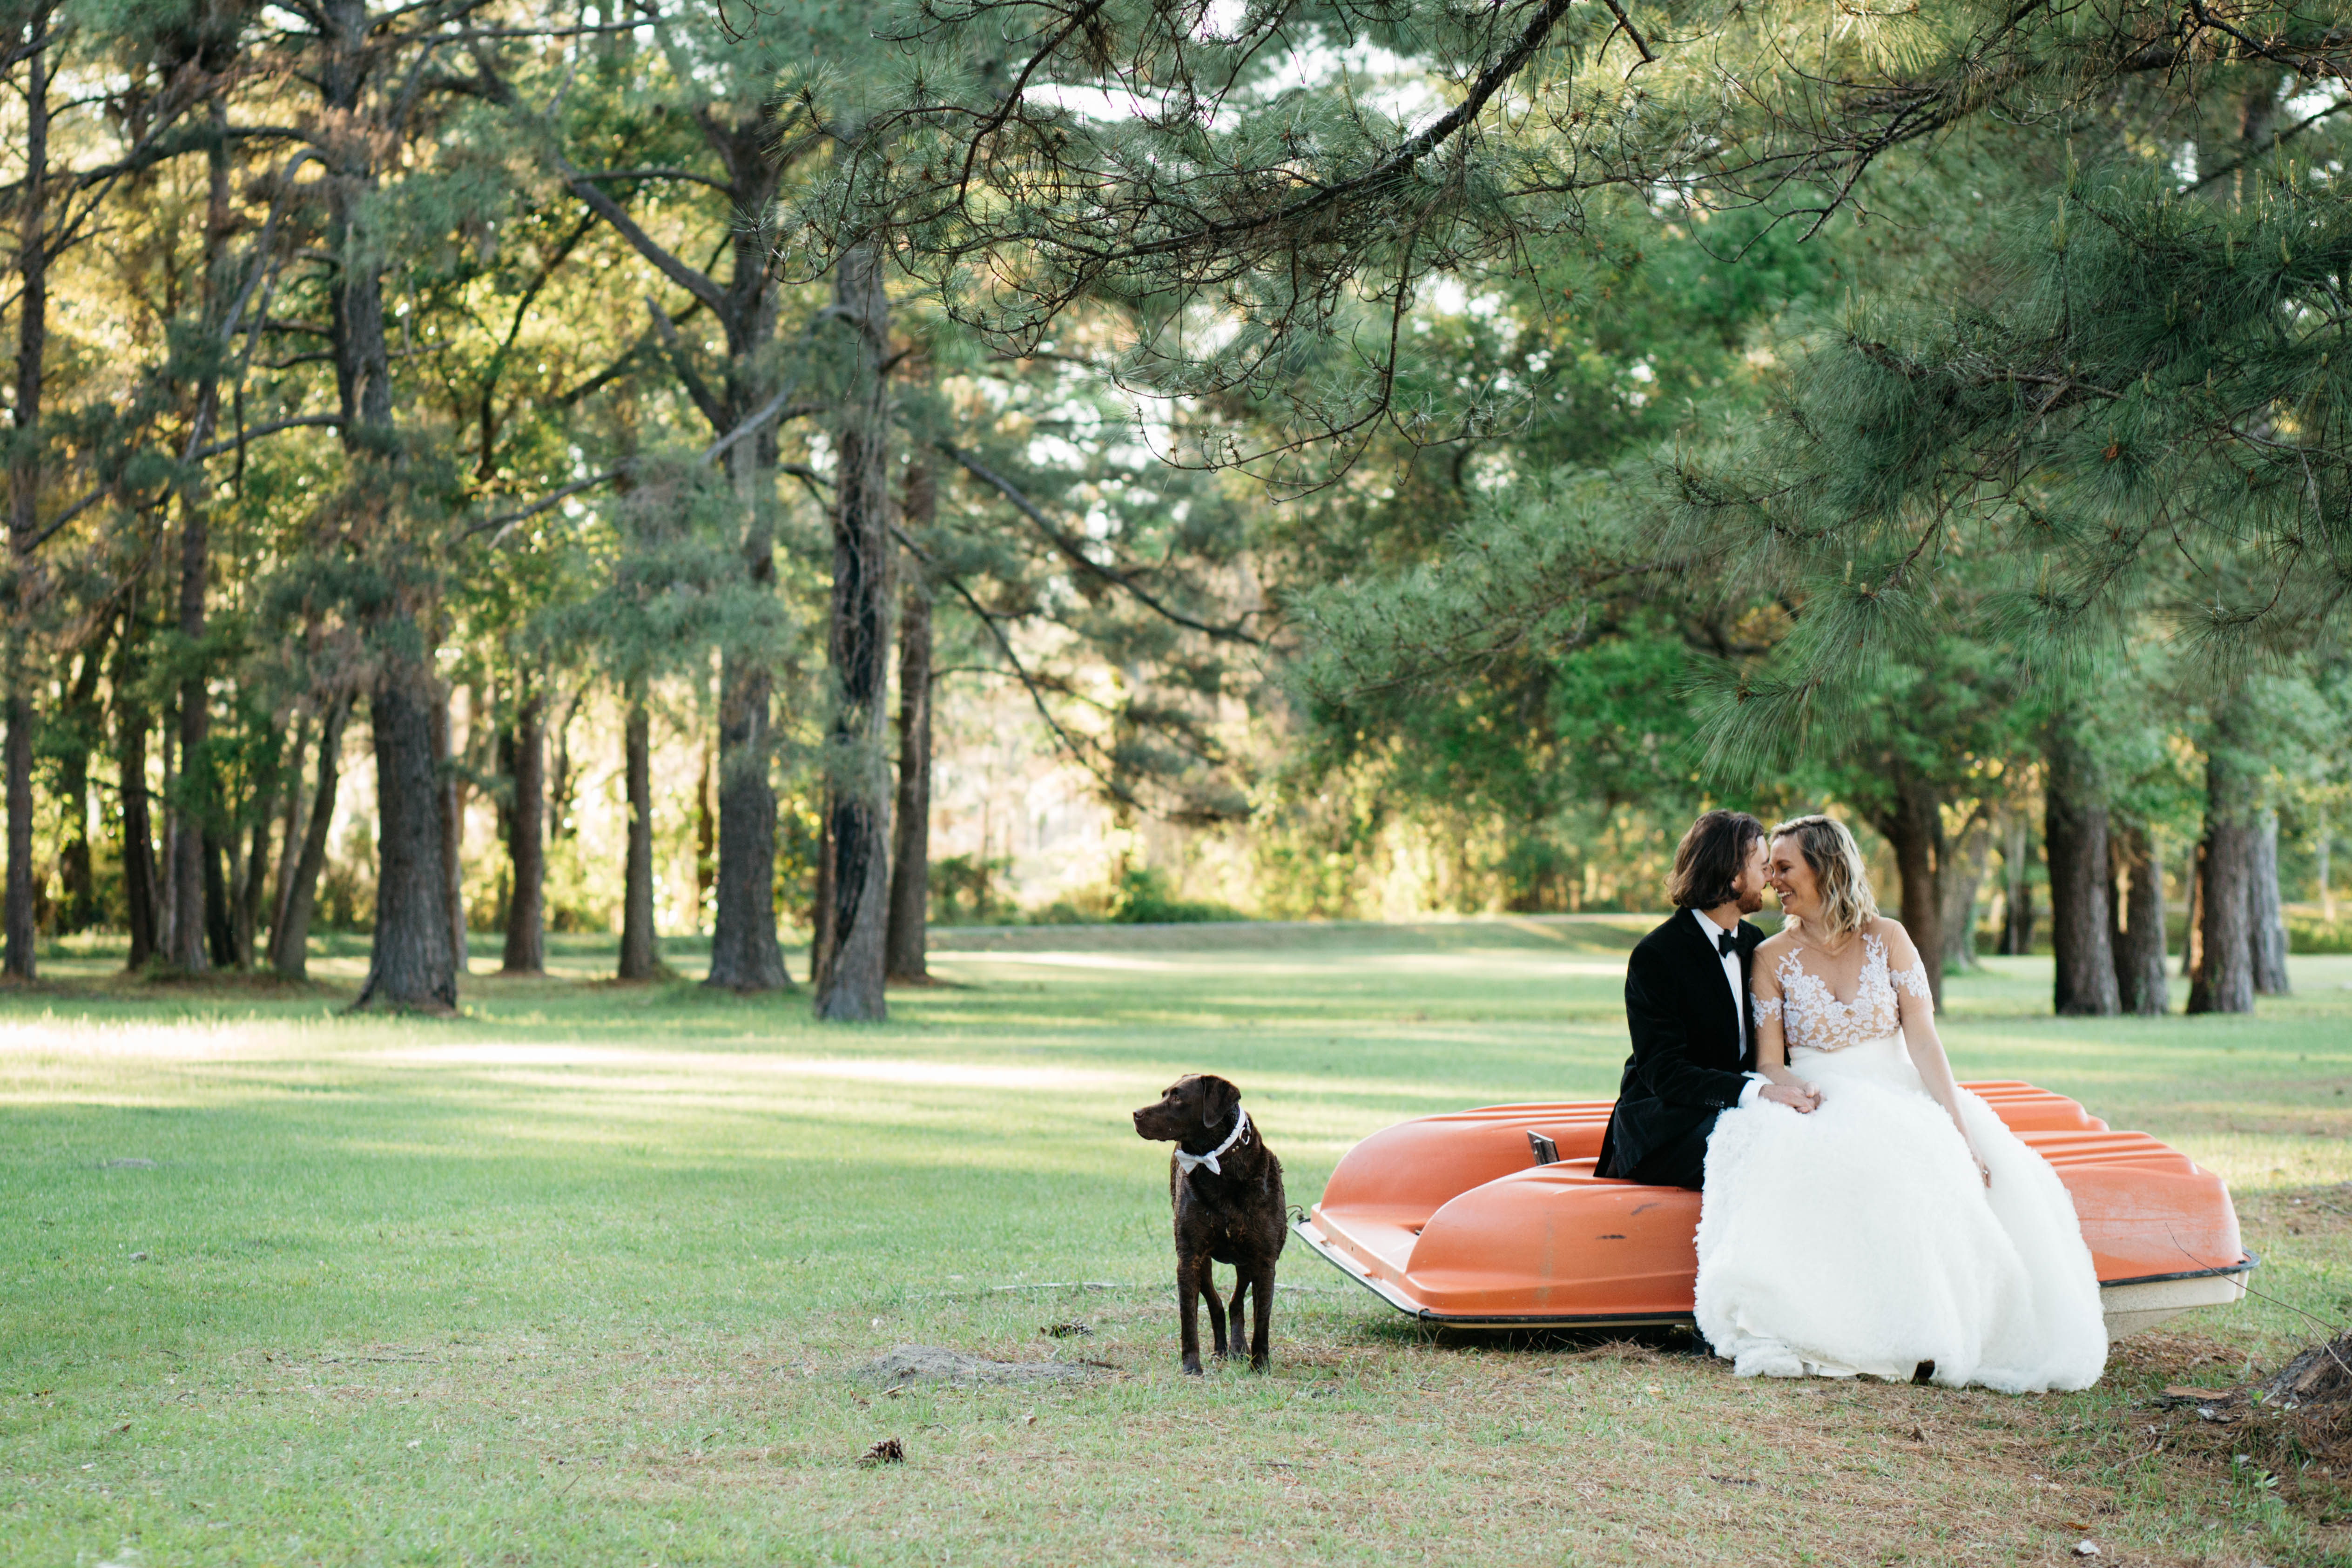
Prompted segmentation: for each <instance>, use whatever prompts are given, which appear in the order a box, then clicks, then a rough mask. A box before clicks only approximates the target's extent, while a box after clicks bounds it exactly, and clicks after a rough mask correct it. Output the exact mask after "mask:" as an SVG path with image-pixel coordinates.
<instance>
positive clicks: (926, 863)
mask: <svg viewBox="0 0 2352 1568" xmlns="http://www.w3.org/2000/svg"><path fill="white" fill-rule="evenodd" d="M932 495H933V493H932V488H931V471H930V468H929V465H925V464H922V463H917V464H915V465H912V466H910V467H909V468H908V470H907V521H908V527H909V528H910V530H911V529H914V528H920V527H922V526H924V525H926V524H928V523H929V521H930V517H931V508H932ZM900 566H901V569H902V570H903V571H904V572H905V574H906V575H905V576H904V578H903V579H902V580H901V586H900V588H899V591H898V804H897V807H896V809H895V810H894V811H893V813H892V819H891V830H892V832H891V837H892V839H893V840H894V841H895V845H894V848H895V852H894V853H893V854H892V856H891V862H890V929H889V940H888V942H887V945H886V952H887V960H888V962H887V970H888V976H889V977H890V978H891V979H893V980H898V981H899V982H901V983H903V984H908V985H929V983H930V978H931V974H930V969H929V965H928V962H927V958H928V955H927V953H926V951H925V949H926V946H927V937H928V930H927V923H928V921H929V915H930V908H929V905H930V874H931V873H930V864H931V854H930V850H931V591H930V585H929V583H928V582H927V581H925V580H924V579H923V575H922V568H921V567H920V566H919V564H917V563H916V562H915V561H914V560H912V559H907V560H903V561H901V562H900Z"/></svg>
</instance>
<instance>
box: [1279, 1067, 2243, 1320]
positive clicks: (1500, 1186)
mask: <svg viewBox="0 0 2352 1568" xmlns="http://www.w3.org/2000/svg"><path fill="white" fill-rule="evenodd" d="M1965 1087H1967V1088H1969V1089H1972V1090H1974V1091H1975V1092H1977V1093H1979V1094H1980V1095H1982V1096H1983V1097H1984V1099H1985V1100H1986V1102H1987V1103H1990V1105H1991V1106H1992V1108H1993V1109H1994V1110H1995V1111H1996V1112H1998V1113H2000V1118H2001V1120H2002V1121H2004V1122H2006V1123H2008V1124H2009V1125H2010V1127H2011V1130H2012V1131H2014V1132H2015V1133H2016V1134H2018V1136H2019V1137H2021V1138H2022V1139H2023V1140H2024V1141H2025V1142H2026V1143H2027V1144H2028V1145H2031V1146H2032V1148H2034V1149H2035V1150H2037V1151H2039V1152H2040V1154H2041V1155H2042V1157H2043V1158H2044V1159H2047V1160H2048V1161H2049V1162H2050V1163H2051V1165H2052V1166H2053V1167H2055V1168H2056V1170H2057V1172H2058V1175H2059V1177H2060V1178H2061V1179H2062V1180H2063V1181H2064V1182H2065V1184H2066V1187H2067V1190H2068V1191H2069V1192H2071V1193H2072V1194H2073V1195H2074V1212H2075V1213H2076V1215H2077V1216H2079V1217H2080V1218H2081V1220H2082V1222H2083V1239H2084V1240H2085V1241H2087V1242H2089V1243H2090V1247H2091V1258H2092V1261H2093V1262H2094V1263H2095V1265H2096V1266H2097V1268H2098V1270H2099V1282H2100V1286H2101V1295H2102V1297H2103V1299H2104V1301H2105V1305H2106V1311H2107V1332H2108V1333H2109V1334H2110V1335H2111V1336H2120V1335H2123V1334H2127V1333H2137V1332H2138V1331H2139V1330H2141V1329H2146V1328H2149V1327H2152V1326H2154V1325H2155V1324H2156V1323H2158V1322H2162V1321H2163V1320H2164V1319H2166V1318H2168V1317H2171V1316H2173V1315H2174V1314H2175V1313H2177V1312H2187V1311H2189V1310H2191V1309H2193V1308H2198V1307H2210V1306H2220V1305H2223V1304H2225V1303H2227V1302H2230V1301H2237V1300H2238V1299H2239V1298H2240V1297H2242V1296H2243V1295H2244V1294H2245V1293H2246V1284H2245V1276H2246V1274H2247V1272H2248V1270H2252V1268H2253V1266H2254V1262H2255V1260H2254V1259H2253V1258H2252V1257H2251V1256H2249V1255H2248V1254H2247V1252H2246V1250H2245V1249H2244V1248H2243V1247H2242V1246H2240V1245H2239V1240H2238V1216H2237V1211H2236V1210H2235V1209H2233V1208H2232V1207H2231V1205H2230V1192H2229V1188H2228V1187H2227V1186H2223V1185H2222V1182H2221V1177H2219V1176H2215V1175H2213V1174H2212V1173H2211V1172H2210V1171H2207V1170H2203V1169H2200V1167H2199V1166H2197V1165H2196V1164H2195V1163H2193V1162H2192V1161H2191V1160H2189V1157H2188V1156H2187V1155H2182V1154H2180V1153H2179V1152H2178V1151H2176V1150H2173V1149H2171V1148H2168V1147H2167V1146H2166V1145H2163V1144H2160V1143H2158V1141H2157V1140H2156V1139H2154V1138H2151V1137H2149V1136H2148V1135H2147V1134H2146V1133H2117V1132H2111V1131H2109V1130H2108V1127H2107V1124H2105V1122H2102V1121H2100V1120H2099V1119H2098V1118H2097V1117H2095V1116H2092V1115H2089V1114H2087V1113H2085V1112H2084V1109H2083V1107H2082V1106H2080V1105H2078V1104H2076V1103H2074V1101H2072V1100H2069V1099H2067V1098H2065V1097H2064V1096H2063V1095H2061V1094H2053V1093H2051V1092H2049V1091H2048V1090H2045V1089H2036V1088H2035V1087H2033V1085H2032V1084H2030V1083H2017V1082H1994V1083H1970V1084H1968V1085H1965ZM1610 1104H1611V1102H1609V1101H1606V1100H1589V1101H1579V1102H1574V1103H1567V1104H1558V1105H1489V1106H1486V1107H1484V1108H1482V1109H1479V1110H1475V1111H1457V1112H1454V1113H1450V1114H1446V1115H1442V1116H1423V1117H1420V1118H1418V1119H1416V1120H1414V1121H1411V1122H1404V1123H1400V1124H1398V1125H1396V1126H1393V1127H1391V1128H1389V1129H1388V1130H1387V1131H1385V1132H1381V1133H1375V1134H1372V1135H1371V1136H1370V1137H1369V1138H1366V1139H1365V1140H1364V1141H1363V1142H1362V1143H1360V1144H1358V1145H1356V1146H1355V1147H1354V1148H1352V1149H1350V1150H1349V1151H1348V1154H1347V1155H1346V1157H1344V1158H1343V1159H1341V1160H1340V1162H1339V1168H1338V1169H1337V1170H1335V1171H1333V1172H1332V1173H1331V1180H1330V1183H1329V1184H1328V1186H1325V1187H1324V1189H1323V1200H1322V1201H1321V1202H1320V1203H1318V1204H1317V1205H1316V1206H1315V1208H1314V1210H1313V1212H1312V1213H1310V1214H1308V1215H1307V1216H1306V1217H1304V1218H1301V1219H1300V1220H1299V1221H1298V1224H1297V1231H1298V1237H1299V1239H1301V1240H1303V1241H1304V1242H1306V1243H1307V1246H1309V1247H1312V1248H1313V1249H1315V1250H1316V1251H1318V1252H1319V1253H1321V1254H1322V1255H1323V1256H1324V1257H1325V1258H1327V1259H1328V1260H1330V1261H1331V1262H1332V1263H1333V1264H1335V1265H1337V1266H1338V1268H1339V1270H1340V1271H1341V1272H1343V1273H1345V1274H1347V1275H1348V1276H1349V1278H1350V1279H1353V1280H1355V1281H1357V1282H1359V1283H1360V1284H1362V1285H1364V1286H1366V1287H1367V1288H1369V1289H1370V1291H1372V1292H1373V1293H1374V1294H1376V1295H1378V1296H1379V1297H1380V1298H1381V1300H1383V1301H1387V1302H1388V1303H1389V1304H1390V1305H1391V1306H1393V1307H1396V1308H1398V1309H1399V1310H1400V1311H1402V1312H1410V1313H1411V1314H1412V1315H1413V1316H1414V1317H1417V1318H1422V1319H1425V1320H1427V1321H1429V1322H1444V1323H1457V1324H1461V1325H1464V1326H1470V1327H1490V1328H1502V1327H1518V1326H1530V1325H1536V1324H1547V1323H1552V1324H1586V1325H1591V1326H1594V1327H1600V1326H1605V1325H1611V1324H1627V1325H1631V1324H1642V1323H1686V1322H1690V1321H1691V1289H1692V1283H1693V1280H1694V1277H1695V1276H1696V1273H1697V1270H1698V1260H1697V1254H1696V1249H1695V1246H1694V1238H1695V1236H1696V1231H1697V1229H1698V1194H1696V1193H1695V1192H1689V1191H1685V1189H1683V1188H1681V1187H1672V1186H1642V1185H1640V1184H1638V1183H1635V1182H1629V1181H1615V1180H1612V1179H1609V1178H1606V1177H1602V1176H1595V1175H1593V1174H1592V1167H1593V1162H1594V1159H1595V1158H1596V1157H1597V1156H1598V1155H1599V1154H1600V1152H1601V1130H1602V1129H1603V1128H1604V1127H1606V1126H1607V1125H1608V1123H1609V1108H1610ZM1547 1143H1548V1144H1549V1147H1547V1146H1546V1144H1547ZM1555 1153H1556V1155H1557V1157H1556V1158H1555V1159H1551V1160H1550V1161H1549V1163H1538V1162H1540V1161H1543V1160H1545V1158H1546V1156H1549V1155H1554V1154H1555Z"/></svg>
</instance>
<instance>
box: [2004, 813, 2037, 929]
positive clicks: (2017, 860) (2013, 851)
mask: <svg viewBox="0 0 2352 1568" xmlns="http://www.w3.org/2000/svg"><path fill="white" fill-rule="evenodd" d="M2031 855H2032V823H2030V822H2028V821H2026V820H2025V812H2024V810H2022V809H2016V810H2011V812H2010V813H2009V827H2008V831H2007V833H2006V835H2005V836H2004V837H2003V838H2002V840H2001V847H2000V869H2001V876H2002V879H2003V894H2004V896H2003V898H2002V901H2001V916H2000V952H2001V954H2002V956H2005V957H2011V958H2016V957H2021V956H2024V955H2025V954H2028V953H2031V952H2032V951H2033V883H2032V879H2031V878H2030V877H2029V876H2028V875H2027V873H2028V872H2029V871H2031V870H2032V861H2031V860H2030V858H2029V857H2030V856H2031Z"/></svg>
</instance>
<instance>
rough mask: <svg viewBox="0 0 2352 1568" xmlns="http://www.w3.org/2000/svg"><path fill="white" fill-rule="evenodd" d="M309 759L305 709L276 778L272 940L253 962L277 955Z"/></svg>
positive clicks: (296, 856) (298, 846) (299, 837)
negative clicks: (278, 808)
mask: <svg viewBox="0 0 2352 1568" xmlns="http://www.w3.org/2000/svg"><path fill="white" fill-rule="evenodd" d="M309 759H310V713H309V711H308V710H307V709H306V710H304V711H303V712H302V713H301V714H299V716H297V717H296V719H295V721H294V738H293V740H292V741H291V743H290V744H289V746H288V747H287V752H286V757H285V759H284V762H283V765H282V767H281V768H280V769H279V773H278V777H279V778H280V779H283V780H284V782H283V783H282V784H281V785H280V787H279V794H278V798H279V799H280V800H282V801H283V802H284V805H285V810H284V813H283V816H282V818H281V820H280V821H279V822H278V861H277V874H276V879H275V880H276V882H277V886H276V887H275V888H274V889H273V890H272V891H271V893H270V894H269V925H268V929H269V931H270V933H271V936H272V939H271V940H270V941H268V942H266V943H264V944H263V945H262V950H261V952H260V953H259V954H258V955H257V958H256V961H257V962H260V963H268V961H269V960H270V958H271V956H273V955H274V954H275V953H276V952H277V943H276V939H275V937H276V933H277V930H278V925H279V924H280V923H281V922H282V921H284V920H285V918H286V901H287V900H288V899H289V898H290V897H292V896H293V893H294V865H295V862H297V861H299V860H300V859H301V858H302V768H303V765H304V764H305V763H306V762H307V761H309Z"/></svg>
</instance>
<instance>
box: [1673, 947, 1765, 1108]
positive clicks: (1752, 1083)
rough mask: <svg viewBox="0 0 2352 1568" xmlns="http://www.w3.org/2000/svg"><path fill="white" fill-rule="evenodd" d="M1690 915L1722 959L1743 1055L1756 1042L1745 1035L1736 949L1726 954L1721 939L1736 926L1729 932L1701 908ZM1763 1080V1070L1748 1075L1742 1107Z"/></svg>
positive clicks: (1744, 1008)
mask: <svg viewBox="0 0 2352 1568" xmlns="http://www.w3.org/2000/svg"><path fill="white" fill-rule="evenodd" d="M1690 915H1691V918H1692V919H1693V920H1696V921H1697V922H1698V928H1699V929H1700V930H1701V931H1704V932H1706V942H1707V946H1710V947H1713V948H1715V949H1716V951H1717V954H1718V955H1720V956H1721V957H1722V959H1723V983H1724V984H1725V985H1727V986H1728V987H1729V988H1731V1016H1732V1017H1734V1018H1736V1019H1738V1020H1739V1049H1740V1051H1741V1052H1742V1054H1745V1053H1746V1051H1748V1047H1749V1046H1751V1045H1753V1044H1754V1043H1755V1041H1754V1040H1751V1039H1749V1038H1748V1005H1747V1004H1748V998H1746V997H1743V996H1741V995H1740V994H1739V990H1740V986H1739V950H1738V948H1736V947H1735V948H1733V949H1732V950H1731V951H1730V952H1728V953H1725V952H1723V940H1722V939H1723V938H1724V937H1725V936H1730V935H1732V934H1733V933H1735V932H1737V931H1738V926H1737V925H1735V926H1733V927H1732V930H1731V931H1728V932H1727V931H1726V930H1725V929H1724V928H1723V927H1722V926H1720V925H1717V924H1716V923H1715V921H1714V920H1713V919H1712V918H1710V917H1709V916H1708V915H1707V913H1706V910H1704V909H1694V910H1692V911H1691V912H1690ZM1764 1083H1765V1078H1764V1075H1763V1074H1762V1073H1760V1072H1751V1073H1749V1074H1748V1082H1747V1083H1746V1084H1745V1085H1744V1086H1743V1087H1742V1088H1741V1089H1740V1091H1739V1103H1740V1105H1741V1107H1742V1108H1745V1107H1747V1106H1749V1105H1753V1104H1754V1103H1756V1096H1757V1095H1758V1094H1759V1093H1760V1092H1762V1091H1763V1088H1764Z"/></svg>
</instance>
